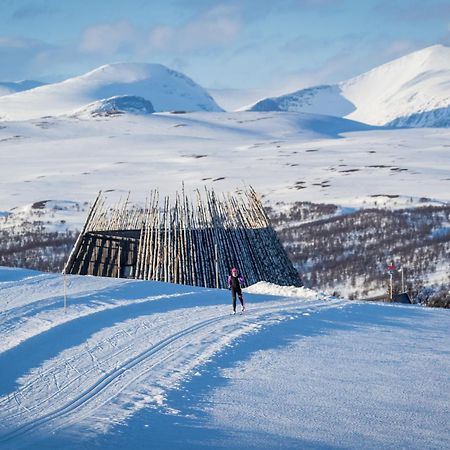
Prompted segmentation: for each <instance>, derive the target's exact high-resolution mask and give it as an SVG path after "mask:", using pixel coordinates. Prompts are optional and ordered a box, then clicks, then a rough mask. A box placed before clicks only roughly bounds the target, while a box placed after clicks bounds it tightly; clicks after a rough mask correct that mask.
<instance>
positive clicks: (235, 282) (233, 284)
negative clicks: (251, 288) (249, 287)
mask: <svg viewBox="0 0 450 450" xmlns="http://www.w3.org/2000/svg"><path fill="white" fill-rule="evenodd" d="M244 284H245V280H244V277H243V276H242V275H239V274H238V270H237V269H236V267H233V268H232V269H231V275H230V276H229V277H228V288H229V289H231V295H232V296H233V314H236V294H237V295H238V297H239V301H240V302H241V306H242V312H244V311H245V306H244V297H243V296H242V289H241V288H242V286H243V285H244Z"/></svg>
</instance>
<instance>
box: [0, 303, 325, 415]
mask: <svg viewBox="0 0 450 450" xmlns="http://www.w3.org/2000/svg"><path fill="white" fill-rule="evenodd" d="M292 303H294V304H295V306H297V305H298V302H296V301H294V302H289V304H287V303H284V304H283V305H284V306H285V307H289V306H290V305H291V304H292ZM328 304H330V302H328ZM317 305H320V306H322V307H325V306H326V305H324V304H323V303H318V304H316V303H314V304H311V303H309V304H307V305H303V306H305V307H308V308H309V307H314V306H317ZM332 305H333V304H332ZM332 305H330V306H332ZM268 309H279V306H277V307H267V306H260V307H253V308H252V311H255V310H264V311H267V310H268ZM302 309H303V308H302ZM246 315H247V316H248V313H247V314H246ZM138 326H139V325H138ZM164 326H165V324H161V327H164ZM157 329H158V328H156V329H152V332H154V331H156V330H157ZM119 331H120V330H119ZM126 334H128V335H129V333H126ZM113 337H114V336H113ZM141 338H142V337H141ZM110 339H111V336H109V337H106V338H105V339H103V340H102V341H99V342H98V343H97V344H96V345H95V346H94V347H93V349H95V347H97V346H99V345H101V344H103V343H106V342H109V341H110ZM133 346H134V343H133V342H130V343H129V344H128V345H126V346H124V347H122V348H121V349H120V350H118V351H117V352H114V353H111V354H109V355H108V356H107V357H105V358H103V359H102V360H101V361H95V362H94V361H93V365H92V366H91V368H90V369H89V370H88V371H85V372H79V371H78V370H77V369H76V367H73V366H72V364H71V363H72V362H76V360H77V358H78V357H79V356H80V355H83V354H85V353H88V354H89V355H90V356H91V357H92V354H91V351H90V349H83V350H82V351H81V352H78V353H76V354H74V355H71V356H70V357H69V358H65V359H64V360H62V361H60V363H59V364H57V365H54V366H50V367H49V368H48V369H46V370H45V371H41V372H39V374H38V376H37V377H36V378H35V379H34V380H31V381H30V382H29V383H27V384H26V385H24V386H22V387H21V388H20V389H19V390H18V391H15V393H16V394H18V395H20V397H21V398H26V397H27V395H26V392H27V391H28V390H29V389H30V388H32V387H33V386H34V384H35V383H36V382H38V381H41V380H42V378H44V377H45V376H46V375H47V374H48V375H50V376H53V377H54V376H55V375H54V372H55V370H56V371H57V370H58V369H59V368H60V367H61V366H67V365H68V366H69V367H70V368H71V369H72V370H73V371H75V372H77V374H78V376H77V377H74V378H72V379H71V380H69V382H67V383H66V384H64V385H62V386H61V387H60V390H62V389H66V388H67V387H69V386H70V385H71V384H73V383H74V382H76V381H77V380H78V379H79V378H81V377H86V376H87V375H89V374H90V372H95V371H97V370H98V371H99V372H101V373H105V370H104V369H102V368H101V367H100V364H105V363H107V362H108V361H110V360H111V359H114V358H116V357H117V356H118V355H120V354H122V353H124V352H126V351H128V350H130V348H131V347H133ZM56 385H57V384H56ZM58 393H59V392H55V393H53V394H52V395H51V396H50V397H47V398H44V399H42V400H41V401H40V402H39V403H37V404H35V405H34V406H33V407H31V408H29V409H28V411H31V410H34V409H36V408H38V407H39V406H41V404H43V403H45V402H46V401H48V400H51V399H52V398H53V397H55V396H56V395H57V394H58ZM7 402H8V397H7V396H4V397H3V398H2V399H1V400H0V405H2V404H5V403H7ZM17 415H18V414H16V415H14V414H13V415H10V416H9V418H10V419H11V418H14V417H16V416H17Z"/></svg>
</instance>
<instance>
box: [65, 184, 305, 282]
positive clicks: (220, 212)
mask: <svg viewBox="0 0 450 450" xmlns="http://www.w3.org/2000/svg"><path fill="white" fill-rule="evenodd" d="M205 197H206V198H205V199H204V198H202V197H201V195H200V193H199V192H197V201H196V203H195V205H194V203H193V202H192V201H191V200H190V199H189V198H188V197H187V196H185V195H184V192H183V193H182V194H181V195H180V194H176V196H175V202H174V204H173V205H171V204H170V199H169V197H165V198H164V199H163V202H162V205H160V199H159V194H158V192H157V191H153V192H152V193H151V195H150V199H149V200H148V201H147V204H146V205H145V207H143V208H142V207H141V208H139V207H137V206H130V205H129V203H128V199H127V200H126V201H125V202H124V203H123V204H120V203H119V205H117V206H115V207H114V208H108V207H107V206H106V202H105V199H104V197H103V196H102V195H101V193H100V194H99V196H98V197H97V199H96V201H95V202H94V204H93V206H92V208H91V211H90V213H89V215H88V218H87V220H86V223H85V225H84V228H83V230H82V232H81V233H80V236H79V238H78V240H77V242H76V244H75V246H74V248H73V250H72V253H71V255H70V257H69V260H68V261H67V264H66V267H65V269H64V270H65V272H66V273H71V274H80V275H97V276H107V277H120V278H136V279H143V280H158V281H166V282H172V283H179V284H187V285H193V286H205V287H218V288H224V287H226V285H227V278H228V275H229V272H230V269H231V268H232V267H237V268H238V269H239V271H240V273H241V274H242V275H243V276H244V277H245V278H246V280H247V283H248V284H253V283H256V282H258V281H268V282H272V283H276V284H280V285H293V286H301V285H302V283H301V280H300V278H299V275H298V273H297V271H296V270H295V268H294V267H293V266H292V264H291V262H290V261H289V259H288V257H287V255H286V253H285V251H284V249H283V247H282V246H281V243H280V241H279V240H278V238H277V236H276V233H275V231H274V230H273V228H272V227H271V226H270V223H269V220H268V218H267V215H266V213H265V211H264V209H263V207H262V204H261V202H260V200H259V198H258V197H257V195H256V193H255V192H254V191H253V189H249V190H248V191H245V192H240V193H238V194H233V195H231V194H228V195H224V196H223V198H222V199H220V200H219V199H218V198H217V197H216V195H215V193H214V192H213V191H209V190H206V189H205Z"/></svg>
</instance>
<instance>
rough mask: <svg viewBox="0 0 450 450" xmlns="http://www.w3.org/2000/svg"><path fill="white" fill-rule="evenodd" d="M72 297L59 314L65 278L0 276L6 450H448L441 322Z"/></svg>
mask: <svg viewBox="0 0 450 450" xmlns="http://www.w3.org/2000/svg"><path fill="white" fill-rule="evenodd" d="M67 292H68V308H67V311H64V309H63V295H62V293H63V279H62V276H61V275H58V274H40V273H37V272H35V273H32V272H30V271H22V270H20V269H6V268H0V300H1V301H0V312H1V314H0V332H1V334H2V336H3V337H6V339H2V341H1V347H0V366H1V367H2V371H1V372H0V448H2V449H3V448H5V449H27V448H46V449H50V448H55V449H56V448H63V447H64V448H67V449H69V450H70V449H81V448H102V449H113V448H118V447H120V448H123V449H144V448H148V445H149V443H153V444H154V445H155V446H156V448H168V449H171V448H184V449H188V448H192V449H193V448H209V449H213V448H255V447H256V448H262V449H270V448H291V449H293V448H322V446H324V447H323V448H329V447H339V446H342V445H344V444H345V448H361V444H362V443H363V444H365V445H364V447H365V448H399V447H408V448H417V449H419V448H424V447H427V448H445V447H446V445H448V443H449V438H448V435H447V434H446V433H445V428H446V427H445V424H446V421H448V408H447V409H445V404H446V402H448V400H449V392H450V389H448V387H449V386H448V377H446V374H447V373H448V369H449V364H450V359H449V356H448V352H445V351H444V349H445V343H446V341H447V340H448V339H447V338H446V334H447V335H448V329H449V328H448V324H449V319H450V316H449V315H448V311H443V310H436V311H424V312H422V311H423V310H422V309H421V308H418V307H391V306H382V305H358V304H351V303H350V302H348V301H346V300H338V299H335V298H333V297H328V296H325V295H323V294H319V293H316V292H313V291H310V290H307V289H304V288H296V289H294V288H286V287H283V288H280V287H278V286H276V285H270V284H267V283H259V284H257V285H255V286H252V287H250V288H248V289H247V290H246V292H245V294H244V295H245V298H246V303H247V312H246V313H245V314H244V315H237V316H231V315H230V294H229V292H227V291H223V290H215V289H203V288H195V287H190V286H179V285H173V284H169V283H160V282H145V281H135V280H125V279H111V278H100V277H81V276H69V277H68V284H67ZM425 319H426V320H425ZM425 322H427V323H425ZM417 325H420V326H417ZM419 335H420V338H419ZM409 342H414V346H409V345H408V343H409ZM421 342H423V343H424V344H423V345H422V344H421ZM394 343H395V345H394ZM374 345H375V346H376V349H373V346H374ZM405 347H406V348H405ZM369 348H370V349H372V350H370V351H369V350H368V349H369ZM424 361H426V364H425V363H424ZM225 368H226V371H225V372H224V373H221V370H222V369H225ZM404 370H406V373H404V374H403V371H404ZM430 374H433V380H434V381H435V382H433V383H428V382H426V380H428V378H429V376H430ZM399 375H400V376H399ZM405 377H406V383H408V382H410V379H412V380H413V381H417V382H416V383H414V384H413V385H412V386H409V385H408V384H405V385H403V382H404V381H405ZM299 381H301V382H299ZM422 381H425V382H422ZM224 383H226V385H228V386H229V388H227V386H226V385H225V384H224ZM196 386H197V387H196ZM350 391H351V395H350ZM412 393H414V395H411V394H412ZM366 400H368V402H366ZM417 401H419V402H420V408H418V407H417V403H416V402H417ZM394 405H395V406H394ZM391 407H393V408H394V409H393V410H392V411H391V410H390V408H391ZM269 412H270V414H269ZM324 412H326V415H325V416H324V415H323V414H324ZM371 414H372V415H375V416H376V417H378V420H377V421H376V423H373V421H372V419H371V417H373V416H371ZM384 416H389V417H403V416H405V417H406V418H407V420H401V426H397V424H398V422H396V421H395V420H394V419H392V420H383V417H384ZM329 417H330V418H332V426H331V428H330V421H329V419H328V418H329ZM233 418H238V420H237V422H236V421H235V420H233ZM430 418H431V419H430ZM269 419H270V420H269ZM346 423H349V424H351V425H345V424H346ZM411 433H414V434H413V435H412V434H411ZM411 436H414V439H412V438H411ZM308 442H309V447H308V446H305V443H308ZM314 443H316V444H315V445H314ZM426 444H428V445H426Z"/></svg>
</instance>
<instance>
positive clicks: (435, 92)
mask: <svg viewBox="0 0 450 450" xmlns="http://www.w3.org/2000/svg"><path fill="white" fill-rule="evenodd" d="M246 109H247V110H250V111H297V112H314V113H319V114H329V115H334V116H338V117H346V118H348V119H352V120H357V121H360V122H364V123H367V124H371V125H389V126H392V127H449V126H450V47H446V46H443V45H434V46H432V47H427V48H425V49H422V50H419V51H416V52H413V53H410V54H408V55H406V56H403V57H401V58H398V59H395V60H393V61H391V62H388V63H386V64H383V65H381V66H379V67H376V68H374V69H372V70H370V71H369V72H366V73H363V74H362V75H359V76H357V77H354V78H352V79H350V80H347V81H343V82H341V83H338V84H336V85H324V86H316V87H312V88H308V89H301V90H299V91H296V92H293V93H290V94H286V95H282V96H280V97H273V98H267V99H263V100H260V101H259V102H257V103H255V104H254V105H252V106H250V107H248V108H246Z"/></svg>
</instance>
